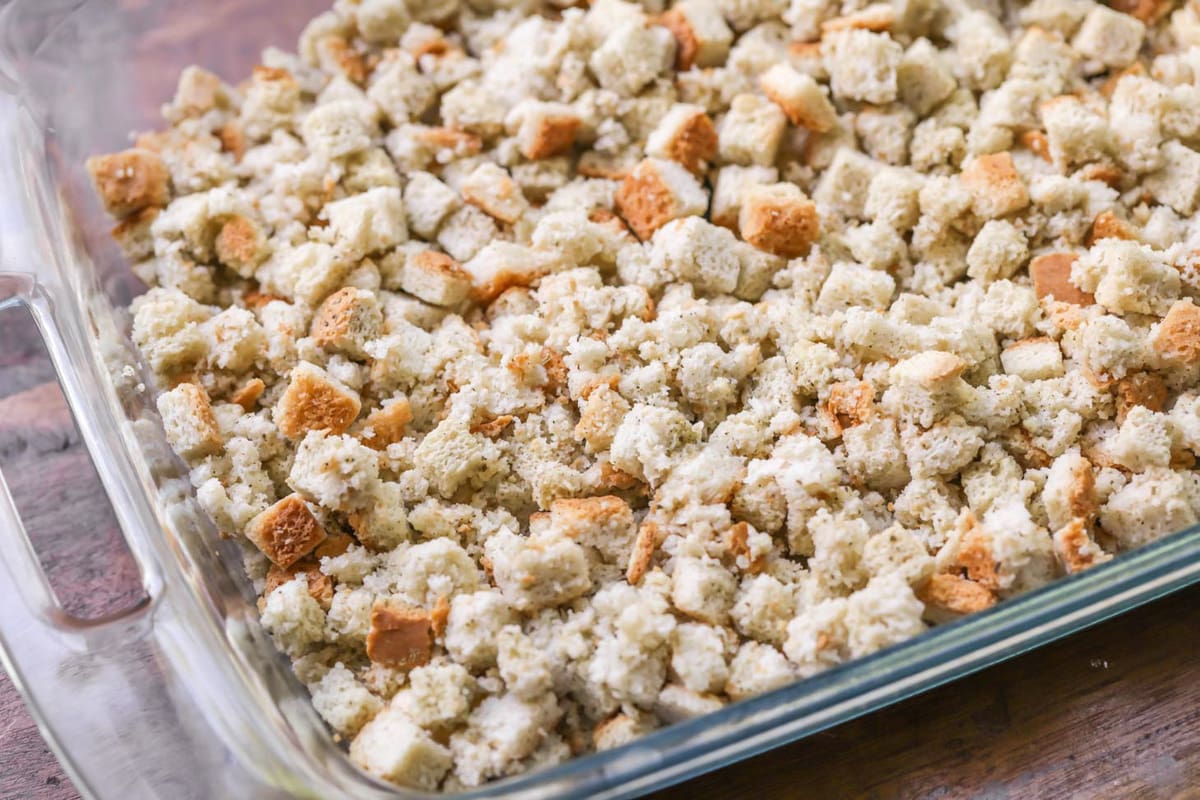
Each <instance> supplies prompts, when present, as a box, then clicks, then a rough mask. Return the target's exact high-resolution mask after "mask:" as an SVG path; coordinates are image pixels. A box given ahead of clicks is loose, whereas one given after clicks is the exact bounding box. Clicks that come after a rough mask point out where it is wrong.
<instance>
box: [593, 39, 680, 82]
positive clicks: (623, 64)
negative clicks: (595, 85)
mask: <svg viewBox="0 0 1200 800" xmlns="http://www.w3.org/2000/svg"><path fill="white" fill-rule="evenodd" d="M674 63H675V37H674V36H672V35H671V32H670V31H668V30H667V29H665V28H660V27H658V26H651V27H647V26H646V25H645V24H644V23H642V22H640V21H638V22H628V23H624V24H622V25H620V26H619V27H618V28H616V29H615V30H614V31H612V33H610V34H608V36H606V37H605V38H604V42H603V44H601V45H600V46H599V47H597V48H596V49H595V50H593V51H592V55H591V58H590V59H589V60H588V66H590V67H591V68H592V74H594V75H595V76H596V79H597V80H598V81H599V82H600V86H601V87H603V88H605V89H608V90H610V91H614V92H616V93H617V94H619V95H622V96H625V97H632V96H633V95H636V94H637V93H638V92H640V91H641V90H642V89H643V88H644V87H645V86H646V84H648V83H650V81H652V80H654V79H655V78H656V77H658V76H659V74H661V73H663V72H665V71H666V70H668V69H669V68H670V67H671V65H672V64H674Z"/></svg>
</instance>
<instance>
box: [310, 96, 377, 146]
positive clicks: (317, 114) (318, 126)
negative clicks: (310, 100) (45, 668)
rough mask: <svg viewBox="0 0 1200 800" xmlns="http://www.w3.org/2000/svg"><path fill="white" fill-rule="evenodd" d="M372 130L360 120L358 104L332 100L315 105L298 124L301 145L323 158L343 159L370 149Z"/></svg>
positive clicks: (366, 123)
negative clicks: (302, 141)
mask: <svg viewBox="0 0 1200 800" xmlns="http://www.w3.org/2000/svg"><path fill="white" fill-rule="evenodd" d="M373 132H374V131H373V130H372V127H371V125H370V124H369V123H368V122H367V120H366V119H364V114H363V109H362V103H360V102H358V101H354V100H336V101H332V102H328V103H319V104H318V105H316V106H315V107H314V108H313V109H312V111H310V112H308V115H307V116H306V117H305V118H304V121H303V122H302V123H301V124H300V135H301V136H302V137H303V138H304V144H305V145H306V146H307V147H308V149H309V150H312V151H313V152H314V153H319V154H320V155H322V156H325V157H326V158H342V157H344V156H348V155H351V154H353V153H357V152H358V151H360V150H366V149H367V148H368V147H370V146H371V135H372V133H373Z"/></svg>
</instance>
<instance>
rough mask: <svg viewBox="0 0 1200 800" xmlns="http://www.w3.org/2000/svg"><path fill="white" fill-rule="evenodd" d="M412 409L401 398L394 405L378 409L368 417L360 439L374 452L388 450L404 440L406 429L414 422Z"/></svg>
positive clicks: (406, 401) (404, 399) (406, 400)
mask: <svg viewBox="0 0 1200 800" xmlns="http://www.w3.org/2000/svg"><path fill="white" fill-rule="evenodd" d="M412 418H413V415H412V407H411V406H410V405H409V402H408V399H407V398H404V397H401V398H399V399H398V400H396V401H395V402H394V403H390V404H389V405H386V406H383V407H382V408H377V409H375V410H374V411H372V412H371V413H370V414H368V415H367V419H366V422H365V423H364V429H363V432H362V434H361V435H360V436H359V437H358V438H359V439H361V440H362V443H363V444H365V445H366V446H367V447H370V448H371V449H372V450H386V449H387V446H388V445H389V444H395V443H396V442H398V441H400V440H401V439H403V438H404V431H405V428H407V427H408V423H410V422H412Z"/></svg>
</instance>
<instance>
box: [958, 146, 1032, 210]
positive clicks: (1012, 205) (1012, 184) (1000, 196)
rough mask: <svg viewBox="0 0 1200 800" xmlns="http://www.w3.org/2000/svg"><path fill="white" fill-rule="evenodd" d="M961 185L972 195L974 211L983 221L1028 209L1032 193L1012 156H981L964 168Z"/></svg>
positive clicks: (996, 154) (998, 154) (1007, 154)
mask: <svg viewBox="0 0 1200 800" xmlns="http://www.w3.org/2000/svg"><path fill="white" fill-rule="evenodd" d="M962 182H963V186H964V187H966V189H967V191H968V192H970V193H971V208H972V209H973V210H974V211H975V213H976V214H978V215H979V216H981V217H985V218H987V219H994V218H996V217H1002V216H1004V215H1006V214H1011V213H1013V212H1014V211H1020V210H1021V209H1022V208H1025V207H1026V206H1027V205H1029V190H1028V189H1026V188H1025V181H1023V180H1022V179H1021V176H1020V175H1018V174H1017V170H1016V167H1014V166H1013V160H1012V154H1011V153H1007V152H1005V153H993V154H991V155H986V156H979V157H978V158H976V159H975V160H974V161H972V162H971V163H970V164H968V165H967V166H966V167H964V168H963V171H962Z"/></svg>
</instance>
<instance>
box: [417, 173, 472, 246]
mask: <svg viewBox="0 0 1200 800" xmlns="http://www.w3.org/2000/svg"><path fill="white" fill-rule="evenodd" d="M461 206H462V199H461V198H460V197H459V196H458V193H457V192H455V191H454V190H453V189H451V188H450V187H449V186H447V185H446V184H444V183H442V182H441V181H440V180H439V179H438V178H437V177H435V176H434V175H432V174H430V173H428V172H420V171H418V172H413V173H411V174H409V176H408V185H406V186H405V187H404V208H405V212H406V213H407V216H408V226H409V228H411V229H412V232H413V233H415V234H416V235H417V236H420V237H421V238H422V239H425V240H426V241H429V240H431V239H433V238H434V237H435V236H436V235H437V232H438V228H439V227H440V226H441V224H442V220H444V219H446V217H448V216H450V215H451V214H453V213H454V212H455V211H457V210H458V209H459V208H460V207H461Z"/></svg>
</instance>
